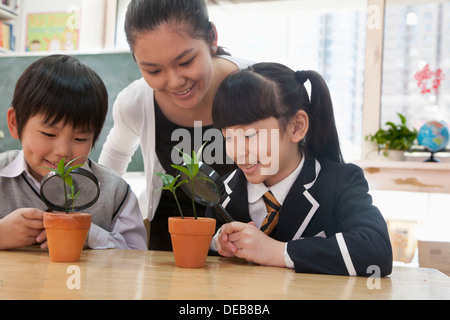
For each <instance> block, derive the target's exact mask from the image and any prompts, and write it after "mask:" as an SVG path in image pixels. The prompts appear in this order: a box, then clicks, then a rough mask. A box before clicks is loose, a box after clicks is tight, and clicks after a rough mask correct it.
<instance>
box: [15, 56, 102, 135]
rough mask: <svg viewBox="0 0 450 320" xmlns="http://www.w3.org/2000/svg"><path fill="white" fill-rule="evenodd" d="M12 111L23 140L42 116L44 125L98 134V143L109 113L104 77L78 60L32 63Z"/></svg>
mask: <svg viewBox="0 0 450 320" xmlns="http://www.w3.org/2000/svg"><path fill="white" fill-rule="evenodd" d="M12 107H13V108H14V109H15V114H16V119H17V128H18V133H19V138H20V137H21V134H22V130H23V128H24V126H25V124H26V123H27V121H28V119H30V118H31V117H33V116H35V115H37V114H42V115H43V116H44V123H45V124H47V125H55V124H57V123H59V122H60V121H63V124H64V125H67V124H69V125H72V126H73V127H74V128H77V129H78V128H80V129H82V130H83V131H85V132H94V141H93V143H95V142H96V141H97V139H98V137H99V135H100V132H101V130H102V127H103V124H104V122H105V118H106V114H107V112H108V92H107V90H106V87H105V85H104V83H103V81H102V80H101V79H100V77H99V76H98V75H97V73H95V72H94V71H93V70H92V69H90V68H89V67H88V66H86V65H84V64H82V63H81V62H80V61H79V60H78V59H77V58H74V57H70V56H66V55H51V56H47V57H44V58H41V59H39V60H37V61H36V62H34V63H32V64H31V65H30V66H29V67H28V68H27V69H26V70H25V71H24V72H23V74H22V75H21V76H20V78H19V80H18V81H17V84H16V87H15V90H14V96H13V100H12Z"/></svg>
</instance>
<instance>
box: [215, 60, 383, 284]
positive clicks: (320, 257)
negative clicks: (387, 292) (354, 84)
mask: <svg viewBox="0 0 450 320" xmlns="http://www.w3.org/2000/svg"><path fill="white" fill-rule="evenodd" d="M306 81H309V82H310V84H311V97H309V96H308V93H307V90H306V88H305V86H304V83H305V82H306ZM213 120H214V125H215V127H217V128H219V129H221V130H222V132H223V135H224V137H225V139H226V151H227V153H228V155H229V156H230V157H231V158H232V159H234V161H235V162H236V164H237V165H238V167H239V168H238V169H237V170H235V171H234V172H232V173H231V174H229V175H228V176H226V177H225V181H224V183H225V190H226V193H227V195H226V197H225V200H224V202H223V205H224V207H225V208H226V209H227V210H228V212H229V213H230V214H231V215H232V216H233V217H234V219H235V220H236V222H232V223H229V224H224V225H222V226H221V228H220V231H219V232H218V233H217V234H216V236H215V237H214V239H213V243H212V247H213V248H215V249H216V250H217V251H218V252H219V253H220V254H221V255H223V256H227V257H232V256H236V257H240V258H245V259H247V260H249V261H252V262H255V263H259V264H263V265H270V266H280V267H290V268H294V269H295V271H296V272H311V273H326V274H341V275H370V274H371V273H372V272H370V270H373V269H372V268H370V269H368V268H369V266H376V267H378V268H379V270H380V275H383V276H384V275H388V274H390V272H391V268H392V251H391V245H390V240H389V236H388V232H387V227H386V223H385V221H384V219H383V217H382V215H381V214H380V212H379V210H378V209H377V208H376V207H375V206H373V205H372V199H371V197H370V195H369V194H368V193H367V192H368V185H367V182H366V180H365V178H364V175H363V172H362V170H361V169H360V168H359V167H357V166H355V165H352V164H344V162H343V159H342V155H341V150H340V146H339V139H338V135H337V130H336V125H335V121H334V115H333V107H332V102H331V98H330V93H329V91H328V88H327V86H326V83H325V81H324V80H323V78H322V77H321V76H320V75H319V74H318V73H316V72H314V71H297V72H294V71H292V70H291V69H289V68H287V67H285V66H283V65H280V64H276V63H260V64H255V65H253V66H252V67H250V68H249V69H247V70H243V71H240V72H235V73H234V74H232V75H230V76H229V77H227V78H226V79H225V80H224V81H223V82H222V84H221V85H220V87H219V89H218V92H217V96H216V98H215V100H214V104H213ZM239 146H240V147H239ZM273 168H275V169H276V170H273ZM207 215H209V216H214V217H216V218H217V219H218V220H220V217H219V215H218V214H216V213H215V212H214V210H213V209H208V212H207ZM238 221H240V222H238ZM219 227H220V224H219Z"/></svg>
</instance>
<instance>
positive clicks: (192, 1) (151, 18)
mask: <svg viewBox="0 0 450 320" xmlns="http://www.w3.org/2000/svg"><path fill="white" fill-rule="evenodd" d="M173 22H176V23H180V24H184V25H185V26H186V30H187V31H188V33H189V35H190V36H191V37H192V38H194V39H203V40H205V41H206V43H207V44H208V45H209V44H211V43H212V41H214V40H215V37H216V34H215V32H213V29H212V25H211V22H210V21H209V14H208V7H207V6H206V3H205V1H204V0H164V1H161V0H131V2H130V3H129V4H128V8H127V13H126V16H125V34H126V37H127V41H128V44H129V46H130V48H131V51H133V47H134V43H135V41H136V38H137V37H138V36H139V35H140V34H142V33H145V32H149V31H153V30H155V29H157V28H158V27H159V26H161V25H162V24H164V23H173ZM155 50H157V48H155ZM215 55H229V53H228V52H226V51H225V49H224V48H222V47H218V49H217V51H216V52H215Z"/></svg>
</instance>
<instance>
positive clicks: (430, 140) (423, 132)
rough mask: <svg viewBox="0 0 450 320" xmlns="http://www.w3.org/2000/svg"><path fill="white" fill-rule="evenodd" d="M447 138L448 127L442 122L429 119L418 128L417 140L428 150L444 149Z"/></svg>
mask: <svg viewBox="0 0 450 320" xmlns="http://www.w3.org/2000/svg"><path fill="white" fill-rule="evenodd" d="M448 139H449V133H448V128H447V126H446V125H445V124H444V123H443V122H439V121H429V122H427V123H425V124H424V125H423V126H422V127H421V128H420V130H419V133H418V135H417V140H418V141H419V144H420V145H422V146H424V147H425V148H426V149H427V150H428V151H430V152H437V151H440V150H442V149H445V147H446V146H447V143H448Z"/></svg>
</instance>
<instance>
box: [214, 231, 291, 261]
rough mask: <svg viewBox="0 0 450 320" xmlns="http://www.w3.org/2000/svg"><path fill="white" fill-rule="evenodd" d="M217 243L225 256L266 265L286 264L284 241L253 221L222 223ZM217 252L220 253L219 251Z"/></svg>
mask: <svg viewBox="0 0 450 320" xmlns="http://www.w3.org/2000/svg"><path fill="white" fill-rule="evenodd" d="M218 244H220V248H221V250H222V252H223V253H225V254H226V255H225V254H223V255H225V256H236V257H239V258H244V259H246V260H248V261H251V262H254V263H258V264H261V265H266V266H276V267H285V266H286V264H285V262H284V248H285V246H286V243H284V242H280V241H277V240H274V239H273V238H271V237H269V236H268V235H266V234H265V233H264V232H262V231H261V230H259V229H258V228H257V227H256V226H255V224H254V223H253V222H250V223H242V222H231V223H228V224H226V225H223V226H222V228H221V233H220V235H219V241H218ZM219 253H220V254H222V253H221V252H220V251H219Z"/></svg>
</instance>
